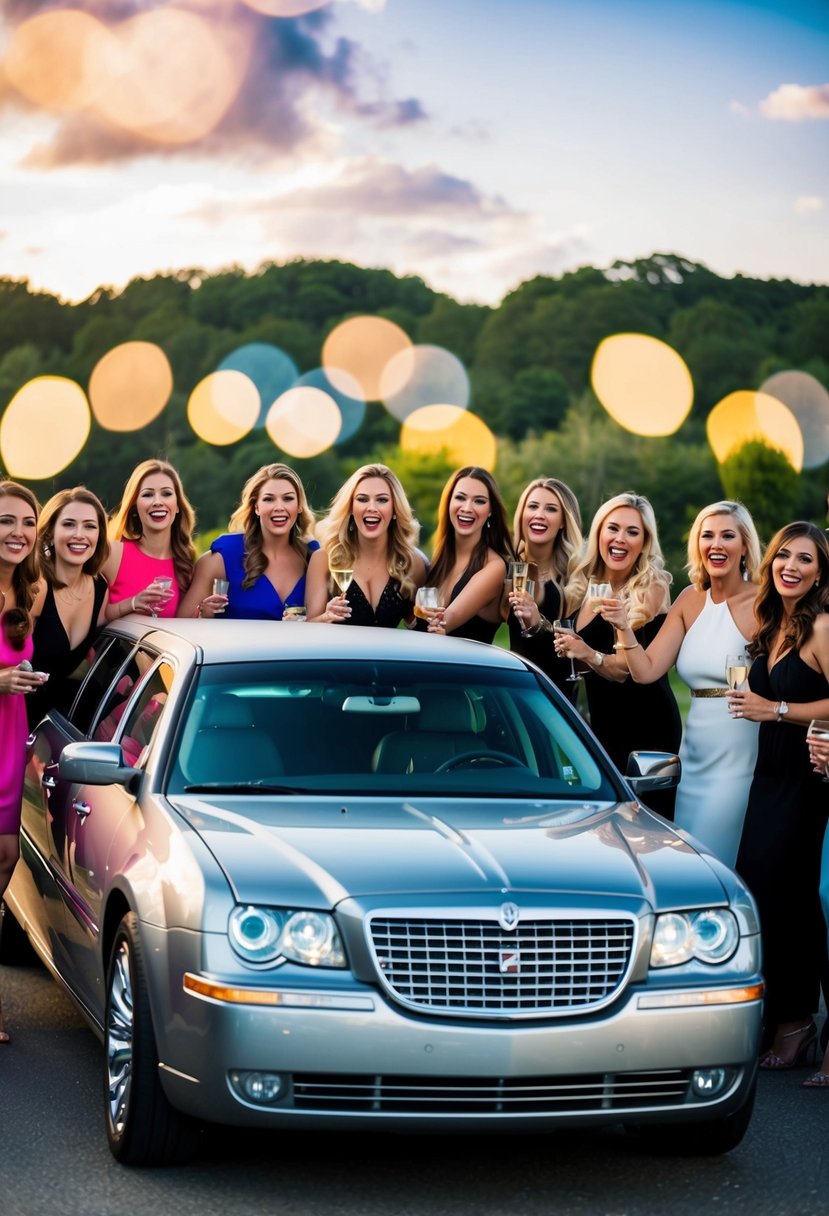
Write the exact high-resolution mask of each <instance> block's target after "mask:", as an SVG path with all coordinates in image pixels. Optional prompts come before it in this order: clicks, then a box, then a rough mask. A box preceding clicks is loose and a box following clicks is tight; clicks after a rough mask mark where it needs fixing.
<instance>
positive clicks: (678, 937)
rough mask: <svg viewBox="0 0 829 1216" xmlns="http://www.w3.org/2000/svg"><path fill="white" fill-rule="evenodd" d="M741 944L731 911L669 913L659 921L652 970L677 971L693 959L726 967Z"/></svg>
mask: <svg viewBox="0 0 829 1216" xmlns="http://www.w3.org/2000/svg"><path fill="white" fill-rule="evenodd" d="M739 940H740V930H739V928H738V927H737V920H736V917H735V916H734V913H733V912H731V911H729V909H728V908H706V909H705V911H703V912H666V913H665V914H664V915H663V916H658V917H657V918H656V926H655V928H654V932H653V945H652V946H651V966H652V967H676V966H678V965H679V964H680V963H688V962H690V961H691V959H697V960H698V961H699V962H701V963H724V962H726V960H727V959H729V958H731V955H732V954H733V953H734V951H735V950H736V949H737V943H738V942H739Z"/></svg>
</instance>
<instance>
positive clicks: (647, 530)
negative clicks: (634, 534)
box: [567, 490, 672, 629]
mask: <svg viewBox="0 0 829 1216" xmlns="http://www.w3.org/2000/svg"><path fill="white" fill-rule="evenodd" d="M619 507H631V508H632V509H633V510H634V511H637V512H638V514H639V518H640V519H641V520H642V530H643V532H644V535H645V539H644V543H643V545H642V552H641V553H640V554H639V556H638V558H637V559H636V562H635V564H634V566H633V569H632V570H631V572H630V574H629V575H628V577H627V581H626V583H625V589H626V591H627V593H628V596H629V599H630V618H631V624H632V625H633V627H634V628H635V629H638V628H639V626H640V625H644V624H645V622H646V621H649V620H650V619H651V616H652V613H651V610H650V606H649V599H650V594H649V593H650V590H651V588H652V587H653V586H654V584H656V585H658V586H660V587H661V588H662V590H663V592H664V600H665V601H666V602H667V601H668V600H669V598H670V592H669V590H668V588H669V587H670V585H671V582H672V579H671V575H670V574H669V573H668V571H667V570H666V569H665V561H664V558H663V557H662V549H661V546H660V544H659V535H658V533H657V530H656V516H655V515H654V513H653V507H652V506H651V504H650V501H649V500H648V499H647V498H645V497H644V496H643V495H642V494H634V493H633V492H632V491H631V490H626V491H625V492H624V493H623V494H616V495H615V497H613V498H609V499H608V500H607V502H604V503H602V505H601V506H600V507H599V509H598V511H597V512H596V514H595V515H594V516H593V522H592V523H591V525H590V531H589V532H588V534H587V540H586V541H585V544H584V552H583V553H582V555H581V556H580V557H578V558H576V561H575V563H574V564H573V566H572V569H571V572H570V578H569V581H568V583H567V611H568V613H571V612H577V611H578V609H579V608H581V606H582V604H583V603H584V599H585V596H586V595H587V586H588V583H589V581H590V579H591V578H593V577H595V576H596V575H598V574H605V575H606V574H607V571H606V570H605V566H604V562H603V561H602V557H601V553H600V552H599V533H600V532H601V530H602V526H603V525H604V522H605V520H606V519H607V517H608V515H610V514H611V512H613V511H615V510H617V509H618V508H619Z"/></svg>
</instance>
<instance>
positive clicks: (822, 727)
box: [806, 718, 829, 784]
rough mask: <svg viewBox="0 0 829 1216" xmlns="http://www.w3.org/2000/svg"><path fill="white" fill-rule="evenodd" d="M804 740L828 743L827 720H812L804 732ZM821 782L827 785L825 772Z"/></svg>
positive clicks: (828, 780) (828, 728) (828, 725)
mask: <svg viewBox="0 0 829 1216" xmlns="http://www.w3.org/2000/svg"><path fill="white" fill-rule="evenodd" d="M806 739H807V740H809V739H820V741H821V743H829V720H827V719H826V718H812V721H811V722H810V723H809V728H808V730H807V731H806ZM822 780H823V781H824V783H826V784H829V776H827V775H826V771H825V770H824V775H823V778H822Z"/></svg>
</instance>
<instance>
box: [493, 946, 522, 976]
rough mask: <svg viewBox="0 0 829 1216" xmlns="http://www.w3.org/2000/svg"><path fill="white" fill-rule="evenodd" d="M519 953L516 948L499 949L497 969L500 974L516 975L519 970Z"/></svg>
mask: <svg viewBox="0 0 829 1216" xmlns="http://www.w3.org/2000/svg"><path fill="white" fill-rule="evenodd" d="M520 963H521V955H520V954H519V952H518V951H517V950H500V951H499V952H498V970H499V971H500V972H501V975H517V974H518V972H519V970H520Z"/></svg>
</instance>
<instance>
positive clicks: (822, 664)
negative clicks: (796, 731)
mask: <svg viewBox="0 0 829 1216" xmlns="http://www.w3.org/2000/svg"><path fill="white" fill-rule="evenodd" d="M804 652H805V653H804ZM801 658H803V660H804V661H808V660H809V659H811V660H812V665H814V664H815V663H816V664H817V667H818V670H819V671H820V673H821V675H822V676H823V678H824V680H825V681H826V682H827V684H829V616H827V615H826V614H825V613H821V614H820V616H818V617H817V618H816V619H815V624H814V628H813V630H812V636H811V637H810V638H809V641H808V642H807V643H806V645H805V646H803V647H802V648H801ZM784 707H785V708H784ZM728 709H729V712H730V713H731V716H732V717H734V718H746V719H748V721H749V722H779V723H781V725H782V724H783V723H786V722H788V723H791V724H793V725H794V726H808V725H809V723H810V722H811V721H812V719H813V718H829V697H823V698H822V699H821V700H820V701H788V702H787V701H770V700H768V699H767V698H766V697H761V696H760V695H759V693H756V692H752V691H751V689H748V688H746V689H740V690H738V691H736V692H732V693H730V694H729V697H728Z"/></svg>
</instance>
